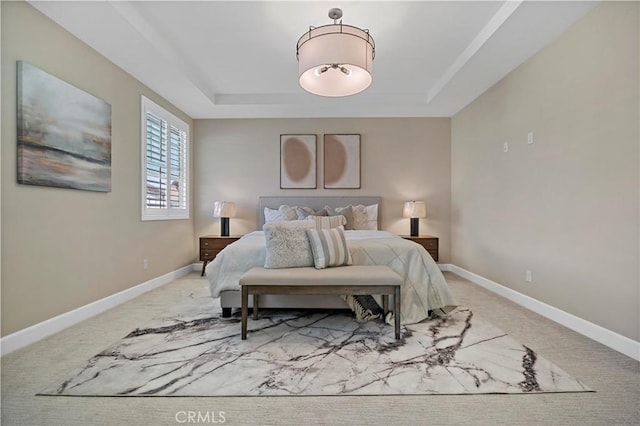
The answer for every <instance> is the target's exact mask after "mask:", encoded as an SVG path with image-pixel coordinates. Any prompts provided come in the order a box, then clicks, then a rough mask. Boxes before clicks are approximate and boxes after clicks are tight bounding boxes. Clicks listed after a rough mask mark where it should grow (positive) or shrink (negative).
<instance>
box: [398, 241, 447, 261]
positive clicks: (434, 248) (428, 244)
mask: <svg viewBox="0 0 640 426" xmlns="http://www.w3.org/2000/svg"><path fill="white" fill-rule="evenodd" d="M402 238H404V239H406V240H411V241H413V242H414V243H417V244H420V245H421V246H422V247H424V248H425V250H427V251H428V252H429V254H430V255H431V257H433V260H435V261H436V262H437V261H438V237H434V236H431V235H420V236H417V237H411V236H409V235H403V236H402Z"/></svg>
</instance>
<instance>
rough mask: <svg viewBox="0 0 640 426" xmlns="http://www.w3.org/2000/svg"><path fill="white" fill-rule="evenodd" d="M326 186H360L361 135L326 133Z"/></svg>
mask: <svg viewBox="0 0 640 426" xmlns="http://www.w3.org/2000/svg"><path fill="white" fill-rule="evenodd" d="M324 187H325V188H336V189H337V188H341V189H357V188H360V135H324Z"/></svg>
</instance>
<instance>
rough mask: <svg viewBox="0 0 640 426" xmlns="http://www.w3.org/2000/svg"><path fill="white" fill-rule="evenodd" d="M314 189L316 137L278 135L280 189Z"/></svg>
mask: <svg viewBox="0 0 640 426" xmlns="http://www.w3.org/2000/svg"><path fill="white" fill-rule="evenodd" d="M316 187H317V183H316V135H280V188H283V189H290V188H297V189H312V188H316Z"/></svg>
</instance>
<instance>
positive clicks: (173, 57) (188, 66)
mask: <svg viewBox="0 0 640 426" xmlns="http://www.w3.org/2000/svg"><path fill="white" fill-rule="evenodd" d="M109 4H110V5H111V7H113V8H114V9H115V10H116V12H118V14H119V15H120V16H122V17H123V18H124V19H125V20H126V21H127V22H128V23H129V24H130V25H131V27H132V28H134V29H135V30H136V31H137V32H138V33H139V34H140V35H141V36H142V37H143V38H144V39H145V40H146V41H148V42H149V43H150V44H151V45H152V46H153V47H154V48H155V49H156V50H157V51H158V52H159V53H160V54H162V55H164V56H165V57H166V59H167V60H169V61H170V63H171V64H172V65H174V66H176V65H177V66H178V68H179V70H180V72H182V74H183V75H184V76H185V77H186V78H187V79H188V80H189V81H190V82H191V83H193V84H194V85H195V86H196V88H197V89H198V90H200V92H201V93H202V94H203V95H204V96H205V97H206V98H207V99H209V100H210V101H211V103H212V104H214V105H215V103H216V93H215V91H214V90H213V89H212V88H211V87H210V86H209V84H207V83H206V82H205V81H206V80H205V79H204V78H203V77H202V76H201V75H200V73H198V72H197V71H196V70H198V69H199V68H198V67H197V66H196V64H193V63H191V61H189V60H188V59H187V58H185V57H184V55H182V54H181V53H180V52H179V50H177V49H176V48H174V47H173V45H172V44H171V43H170V42H169V40H167V38H166V37H164V36H163V35H162V34H161V33H160V32H159V31H158V30H157V29H156V27H155V26H154V25H152V24H151V23H150V22H149V21H148V20H147V19H145V18H144V17H143V16H142V15H141V14H140V12H138V11H137V10H136V9H135V7H133V5H132V4H131V3H129V2H124V1H110V2H109Z"/></svg>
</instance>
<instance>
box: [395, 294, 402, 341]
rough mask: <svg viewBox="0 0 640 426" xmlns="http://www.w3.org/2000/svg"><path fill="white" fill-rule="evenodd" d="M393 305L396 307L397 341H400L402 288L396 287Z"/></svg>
mask: <svg viewBox="0 0 640 426" xmlns="http://www.w3.org/2000/svg"><path fill="white" fill-rule="evenodd" d="M393 303H394V305H395V312H394V315H395V326H396V340H400V317H401V315H402V314H401V313H400V286H399V285H398V286H396V288H395V291H394V293H393Z"/></svg>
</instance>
